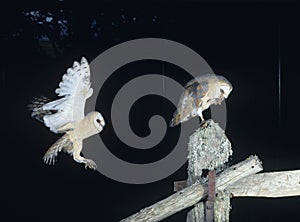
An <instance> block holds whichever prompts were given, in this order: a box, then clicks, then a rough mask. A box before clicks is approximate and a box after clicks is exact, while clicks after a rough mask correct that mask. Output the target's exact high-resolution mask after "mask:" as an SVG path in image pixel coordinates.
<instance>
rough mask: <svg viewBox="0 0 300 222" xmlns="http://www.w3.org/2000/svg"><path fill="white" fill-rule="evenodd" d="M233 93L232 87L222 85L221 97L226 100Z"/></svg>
mask: <svg viewBox="0 0 300 222" xmlns="http://www.w3.org/2000/svg"><path fill="white" fill-rule="evenodd" d="M231 91H232V87H231V86H229V85H227V84H222V85H221V86H220V92H221V96H222V97H224V98H226V99H227V97H228V96H229V94H230V92H231Z"/></svg>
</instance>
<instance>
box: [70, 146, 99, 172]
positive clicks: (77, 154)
mask: <svg viewBox="0 0 300 222" xmlns="http://www.w3.org/2000/svg"><path fill="white" fill-rule="evenodd" d="M81 150H82V141H78V143H77V145H76V146H74V150H73V152H72V154H73V159H74V160H75V161H76V162H77V163H84V164H85V168H87V167H88V168H90V169H92V170H95V169H96V168H97V165H96V163H95V162H94V161H93V160H91V159H86V158H84V157H82V156H81V155H80V152H81Z"/></svg>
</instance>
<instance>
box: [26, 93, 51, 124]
mask: <svg viewBox="0 0 300 222" xmlns="http://www.w3.org/2000/svg"><path fill="white" fill-rule="evenodd" d="M48 102H50V99H49V98H47V97H44V96H42V97H39V98H34V99H33V100H32V102H31V103H30V104H29V105H28V109H29V111H31V117H32V118H35V119H37V120H38V121H40V122H42V123H43V122H44V121H43V117H44V116H45V115H50V114H52V112H51V111H50V110H44V109H43V106H44V105H45V104H46V103H48Z"/></svg>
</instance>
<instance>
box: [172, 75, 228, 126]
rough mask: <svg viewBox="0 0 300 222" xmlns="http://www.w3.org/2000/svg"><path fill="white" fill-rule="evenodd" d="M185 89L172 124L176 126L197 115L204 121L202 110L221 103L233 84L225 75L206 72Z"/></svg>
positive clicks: (190, 82)
mask: <svg viewBox="0 0 300 222" xmlns="http://www.w3.org/2000/svg"><path fill="white" fill-rule="evenodd" d="M184 89H185V90H184V92H183V93H182V95H181V97H180V100H179V103H178V107H177V110H176V111H175V113H174V115H173V119H172V120H171V122H170V126H176V125H178V124H179V123H183V122H185V121H187V120H189V119H190V118H192V117H195V116H197V115H198V116H199V117H200V118H201V121H202V123H203V122H204V118H203V115H202V112H203V111H204V110H206V109H208V108H209V107H210V105H212V104H214V105H220V104H221V103H222V101H223V100H224V99H227V97H228V96H229V94H230V92H231V91H232V85H231V83H230V82H229V81H228V80H227V79H226V78H225V77H223V76H220V75H215V74H205V75H201V76H198V77H196V78H194V79H192V80H191V81H189V82H188V83H187V84H186V85H185V86H184Z"/></svg>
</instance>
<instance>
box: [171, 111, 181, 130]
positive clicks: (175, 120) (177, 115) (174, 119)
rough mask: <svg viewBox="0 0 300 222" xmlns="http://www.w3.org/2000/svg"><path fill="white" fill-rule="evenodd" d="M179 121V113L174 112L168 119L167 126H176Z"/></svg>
mask: <svg viewBox="0 0 300 222" xmlns="http://www.w3.org/2000/svg"><path fill="white" fill-rule="evenodd" d="M180 122H181V119H180V114H176V115H175V116H174V117H173V119H172V120H171V121H170V123H169V126H170V127H174V126H177V125H178V124H179V123H180Z"/></svg>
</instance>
